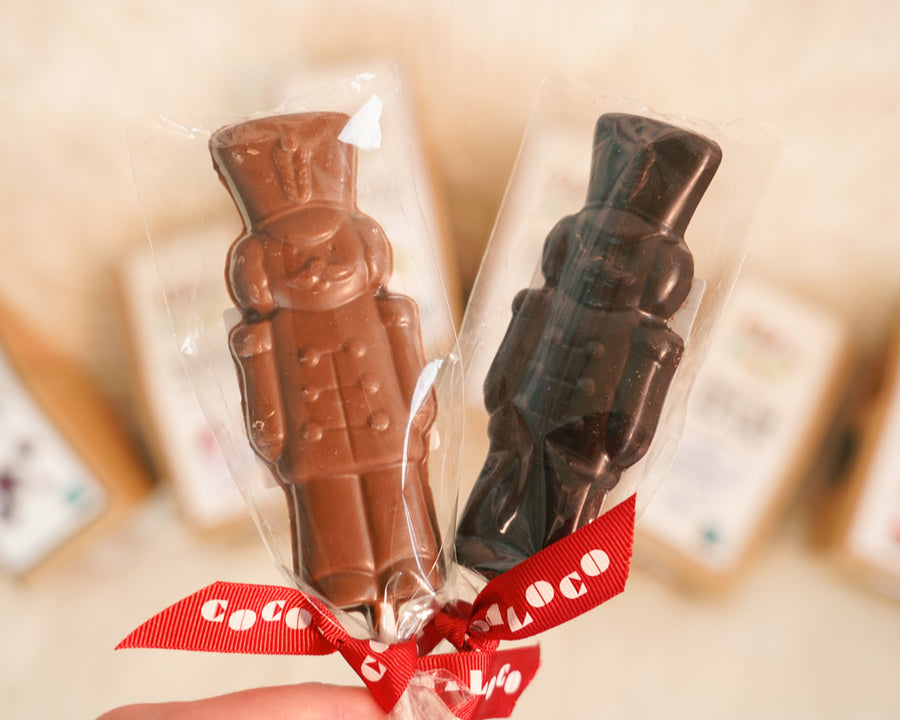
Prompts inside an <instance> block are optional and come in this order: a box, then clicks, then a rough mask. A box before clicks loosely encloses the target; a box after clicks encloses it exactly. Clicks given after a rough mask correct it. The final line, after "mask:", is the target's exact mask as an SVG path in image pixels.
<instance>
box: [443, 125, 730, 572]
mask: <svg viewBox="0 0 900 720" xmlns="http://www.w3.org/2000/svg"><path fill="white" fill-rule="evenodd" d="M720 160H721V151H720V150H719V147H718V146H717V145H716V144H715V143H713V142H711V141H710V140H708V139H706V138H704V137H701V136H699V135H697V134H695V133H692V132H689V131H687V130H683V129H680V128H677V127H674V126H672V125H668V124H666V123H662V122H659V121H656V120H653V119H649V118H645V117H638V116H634V115H624V114H610V115H604V116H602V117H601V118H600V119H599V120H598V121H597V125H596V130H595V136H594V149H593V157H592V164H591V177H590V184H589V188H588V193H587V201H586V203H585V205H584V207H583V208H582V209H581V210H580V211H579V212H577V213H575V214H574V215H570V216H568V217H565V218H563V219H562V220H561V221H560V222H559V223H558V224H557V225H556V227H555V228H553V230H552V231H551V232H550V234H549V236H548V237H547V239H546V241H545V243H544V250H543V260H542V266H541V267H542V272H543V276H544V286H543V287H542V288H540V289H526V290H523V291H521V292H520V293H519V294H518V295H517V296H516V298H515V300H514V301H513V317H512V320H511V321H510V324H509V327H508V328H507V331H506V335H505V337H504V339H503V341H502V343H501V345H500V348H499V350H498V351H497V354H496V356H495V358H494V360H493V363H492V365H491V367H490V370H489V371H488V374H487V377H486V380H485V383H484V399H485V406H486V408H487V410H488V412H489V413H490V421H489V426H488V433H489V435H490V449H489V452H488V457H487V460H486V461H485V464H484V467H483V469H482V471H481V475H480V476H479V478H478V480H477V482H476V484H475V488H474V490H473V492H472V495H471V496H470V498H469V500H468V504H467V506H466V509H465V511H464V513H463V516H462V520H461V522H460V525H459V532H458V536H457V554H458V558H459V561H460V562H461V563H462V564H463V565H467V566H469V567H472V568H475V569H477V570H479V571H480V572H482V573H483V574H485V575H486V576H488V577H491V576H494V575H497V574H499V573H501V572H503V571H504V570H507V569H509V568H510V567H512V566H514V565H516V564H517V563H518V562H520V561H521V560H524V559H525V558H527V557H529V556H531V555H533V554H534V553H535V552H537V551H539V550H541V549H542V548H544V547H546V546H547V545H549V544H550V543H552V542H554V541H555V540H557V539H559V538H561V537H563V536H565V535H567V534H569V533H571V532H573V531H574V530H576V529H578V528H580V527H583V526H584V525H586V524H588V523H589V522H591V521H592V520H594V519H596V518H597V517H598V516H599V515H600V514H601V508H602V506H603V501H604V499H605V498H606V496H607V494H608V493H609V491H610V490H611V489H612V488H613V487H615V485H616V484H617V483H618V482H619V479H620V477H621V475H622V473H623V472H624V471H625V470H626V469H627V468H629V467H631V466H632V465H634V463H636V462H637V461H638V460H639V459H640V458H641V457H643V455H644V454H645V453H646V451H647V449H648V447H649V445H650V442H651V440H652V439H653V436H654V434H655V432H656V427H657V424H658V422H659V418H660V414H661V411H662V406H663V402H664V400H665V396H666V393H667V391H668V388H669V384H670V382H671V380H672V377H673V375H674V373H675V370H676V367H677V366H678V363H679V361H680V359H681V356H682V353H683V348H684V343H683V340H682V338H681V337H679V336H678V335H677V334H676V333H674V332H673V331H672V330H671V329H669V327H668V325H667V322H668V319H669V318H671V317H672V315H673V314H674V313H675V312H676V311H677V310H678V308H679V307H680V306H681V305H682V304H683V303H684V301H685V299H686V297H687V295H688V293H689V292H690V289H691V284H692V281H693V271H694V265H693V258H692V256H691V253H690V251H689V250H688V247H687V245H686V244H685V242H684V231H685V228H686V227H687V225H688V223H689V221H690V219H691V217H692V216H693V214H694V211H695V210H696V208H697V205H698V203H699V202H700V199H701V197H702V196H703V194H704V192H705V191H706V189H707V187H708V186H709V183H710V182H711V180H712V177H713V175H714V174H715V172H716V169H717V168H718V166H719V162H720ZM603 509H604V510H605V508H603Z"/></svg>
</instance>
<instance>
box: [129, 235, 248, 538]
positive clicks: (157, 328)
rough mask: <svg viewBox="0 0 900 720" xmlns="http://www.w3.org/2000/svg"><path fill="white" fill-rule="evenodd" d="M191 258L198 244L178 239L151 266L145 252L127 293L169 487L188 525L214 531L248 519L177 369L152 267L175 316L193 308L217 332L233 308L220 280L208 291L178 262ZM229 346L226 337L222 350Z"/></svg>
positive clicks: (191, 267)
mask: <svg viewBox="0 0 900 720" xmlns="http://www.w3.org/2000/svg"><path fill="white" fill-rule="evenodd" d="M192 248H195V249H192ZM192 252H196V253H200V252H202V244H201V243H200V242H199V240H198V239H197V238H194V239H191V238H182V240H181V241H180V242H179V243H178V245H177V247H173V248H172V249H171V250H167V249H163V248H157V249H156V255H157V257H156V261H154V257H153V255H151V254H149V253H146V254H144V255H141V256H138V257H136V258H135V259H134V260H133V261H132V262H131V264H130V265H129V267H128V282H127V288H126V290H127V292H128V294H129V308H130V316H129V322H130V323H131V327H132V331H133V332H132V337H133V342H134V343H135V350H136V353H135V354H136V355H137V357H138V364H139V367H140V375H141V384H142V386H143V387H142V389H143V392H144V393H145V400H146V404H147V407H148V409H149V413H150V416H151V418H150V419H151V422H152V425H153V432H154V433H155V434H156V438H157V441H158V443H159V446H160V448H159V449H160V452H161V453H162V455H163V458H162V461H163V462H164V464H165V467H166V471H167V473H168V474H169V476H170V477H169V480H170V481H171V482H172V483H173V484H174V485H175V487H176V490H177V493H178V497H179V500H180V501H181V503H182V507H183V509H184V511H185V513H186V514H187V515H188V516H189V517H190V519H191V521H192V522H194V523H196V524H198V525H199V526H201V527H215V526H217V525H221V524H225V523H228V522H231V521H233V520H235V519H236V518H239V517H240V518H244V517H246V514H247V511H246V506H245V504H244V501H243V499H242V498H241V494H240V493H239V492H238V489H237V486H236V485H235V484H234V481H233V480H232V478H231V475H230V473H229V472H228V467H227V466H226V464H225V460H224V459H223V456H222V453H221V452H220V450H219V446H218V444H217V443H216V440H215V437H214V436H213V434H212V432H211V430H210V427H209V424H208V422H207V420H206V417H205V416H204V414H203V411H202V410H201V407H200V403H199V402H198V401H197V397H196V395H195V394H194V391H193V388H192V387H191V383H190V380H189V378H188V376H187V373H186V372H185V370H184V367H183V365H182V362H181V357H180V355H179V351H178V350H179V349H178V346H177V344H176V340H175V336H174V335H173V332H172V324H171V322H170V320H169V316H168V313H167V311H166V304H165V302H164V299H163V295H162V289H161V287H160V283H159V277H158V275H157V271H156V262H159V263H160V265H161V266H162V267H164V268H166V272H167V273H168V275H167V281H168V283H169V290H170V295H171V297H170V299H169V302H170V306H171V307H172V309H173V310H174V311H176V312H177V311H178V308H179V307H180V304H181V303H188V302H190V303H191V306H192V308H193V309H194V312H196V313H197V314H198V316H200V317H202V318H203V319H204V321H205V322H208V323H209V324H210V325H211V326H214V327H215V326H219V325H221V324H222V310H223V308H225V307H229V306H230V304H231V303H230V300H229V299H228V295H227V292H226V289H225V280H224V277H223V276H222V275H218V274H217V275H215V276H214V277H215V280H216V281H217V282H216V283H215V284H214V285H213V284H212V283H210V281H209V278H204V277H203V276H201V275H200V274H198V273H197V272H196V270H195V268H196V266H197V264H192V263H188V262H184V261H183V259H184V258H185V257H188V256H190V254H191V253H192ZM224 262H225V261H224V259H223V260H222V267H223V268H224ZM223 272H224V270H223ZM179 274H180V276H179ZM177 276H178V277H177ZM226 343H227V340H226V339H225V338H224V333H223V339H222V344H223V348H225V347H227V346H226ZM222 358H223V362H225V363H227V364H228V367H227V368H224V369H222V368H220V369H217V371H216V372H217V373H218V374H223V375H225V376H226V377H229V378H233V382H234V384H235V386H236V385H237V376H236V375H235V371H234V367H233V365H232V364H231V356H230V355H229V354H228V352H227V350H225V351H224V352H223V353H222Z"/></svg>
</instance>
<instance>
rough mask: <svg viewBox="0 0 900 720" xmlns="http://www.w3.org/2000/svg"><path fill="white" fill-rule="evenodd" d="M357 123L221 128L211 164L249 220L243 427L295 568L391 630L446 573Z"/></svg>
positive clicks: (232, 273)
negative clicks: (343, 136)
mask: <svg viewBox="0 0 900 720" xmlns="http://www.w3.org/2000/svg"><path fill="white" fill-rule="evenodd" d="M348 120H349V118H348V117H347V116H346V115H343V114H339V113H305V114H298V115H284V116H275V117H270V118H263V119H259V120H251V121H248V122H244V123H241V124H238V125H234V126H231V127H227V128H223V129H221V130H218V131H217V132H215V133H214V134H213V136H212V138H211V140H210V151H211V153H212V157H213V164H214V165H215V167H216V170H217V171H218V172H219V174H220V176H221V178H222V180H223V182H224V183H225V185H226V187H227V188H228V190H229V192H230V193H231V195H232V197H233V199H234V200H235V203H236V205H237V207H238V209H239V210H240V212H241V215H242V217H243V220H244V227H245V231H244V234H243V235H242V236H241V237H239V238H238V239H237V240H236V241H235V243H234V244H233V245H232V247H231V250H230V252H229V255H228V260H227V267H226V278H227V282H228V287H229V290H230V293H231V296H232V299H233V300H234V303H235V304H236V305H237V306H238V308H239V309H240V310H241V312H242V314H243V319H242V320H241V322H240V323H239V324H238V325H237V326H236V327H234V328H233V330H232V331H231V334H230V346H231V352H232V355H233V357H234V360H235V362H236V364H237V369H238V376H239V379H240V385H241V391H242V398H243V408H244V413H245V422H246V426H247V434H248V436H249V439H250V443H251V445H252V447H253V449H254V451H255V452H256V454H257V455H259V457H261V458H262V459H263V460H264V461H265V462H266V463H267V464H268V465H269V467H270V468H271V470H272V473H273V475H274V476H275V478H276V479H277V481H278V482H279V484H280V485H281V486H282V487H283V488H284V490H285V493H286V495H287V501H288V508H289V511H290V518H291V528H292V537H293V554H294V570H295V572H296V573H297V575H298V576H299V577H300V578H302V579H303V580H304V581H305V582H307V583H309V584H311V585H312V586H313V587H314V588H316V589H317V590H318V591H319V592H320V593H321V594H322V595H323V596H324V597H325V598H327V599H328V600H329V601H330V602H331V603H333V605H334V606H335V607H339V608H344V609H349V610H356V609H359V610H363V611H364V612H365V613H366V614H367V615H368V617H369V619H370V621H371V622H372V623H373V625H374V627H375V628H376V629H380V630H381V631H382V632H387V633H388V634H389V633H390V628H391V627H392V624H393V618H394V617H395V614H396V612H397V610H398V607H399V606H400V605H401V604H402V603H404V602H405V601H407V600H409V599H410V598H411V597H413V596H417V595H420V594H423V593H424V594H428V593H429V592H431V591H433V589H434V588H436V586H437V585H438V584H439V583H440V582H441V580H442V569H441V562H440V538H439V534H438V530H437V525H436V520H435V515H434V508H433V503H432V498H431V493H430V490H429V486H428V478H427V471H426V460H427V452H428V431H429V428H430V426H431V424H432V422H433V420H434V416H435V407H436V403H435V397H434V393H433V392H428V393H425V397H424V401H422V402H420V404H419V407H414V406H413V396H414V389H415V387H416V382H417V379H418V376H419V372H420V370H421V369H422V368H423V366H424V364H425V359H424V354H423V350H422V341H421V332H420V326H419V318H418V308H417V307H416V305H415V303H414V302H413V301H412V300H411V299H410V298H408V297H406V296H403V295H396V294H392V293H390V292H389V291H388V290H387V289H386V287H385V286H386V284H387V282H388V279H389V277H390V274H391V263H392V255H391V247H390V245H389V244H388V241H387V239H386V238H385V236H384V233H383V231H382V229H381V228H380V227H379V226H378V224H376V222H375V221H374V220H373V219H372V218H370V217H368V216H367V215H364V214H362V213H360V211H359V210H358V209H357V207H356V189H355V188H356V149H355V147H353V146H351V145H348V144H346V143H344V142H342V141H340V140H339V135H340V133H341V131H342V129H343V128H344V127H345V125H346V124H347V122H348Z"/></svg>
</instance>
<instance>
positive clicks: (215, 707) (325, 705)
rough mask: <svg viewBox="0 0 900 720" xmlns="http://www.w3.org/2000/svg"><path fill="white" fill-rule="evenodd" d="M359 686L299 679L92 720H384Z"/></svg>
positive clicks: (128, 709) (139, 707) (124, 710)
mask: <svg viewBox="0 0 900 720" xmlns="http://www.w3.org/2000/svg"><path fill="white" fill-rule="evenodd" d="M385 718H387V715H386V714H385V712H384V711H383V710H382V709H381V708H380V707H379V706H378V704H377V703H376V702H375V700H373V699H372V696H371V695H370V694H369V692H368V691H367V690H365V689H364V688H356V687H340V686H336V685H322V684H319V683H304V684H300V685H282V686H277V687H266V688H256V689H253V690H243V691H241V692H236V693H231V694H228V695H220V696H218V697H212V698H208V699H205V700H194V701H190V702H167V703H146V704H140V705H127V706H125V707H120V708H116V709H115V710H110V711H109V712H107V713H104V714H103V715H101V716H100V717H99V718H97V720H385Z"/></svg>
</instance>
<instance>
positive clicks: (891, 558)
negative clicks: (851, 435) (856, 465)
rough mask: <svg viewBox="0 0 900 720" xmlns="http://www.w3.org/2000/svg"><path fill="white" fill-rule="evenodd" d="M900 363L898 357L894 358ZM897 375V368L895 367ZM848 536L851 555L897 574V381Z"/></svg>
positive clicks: (899, 519) (899, 446)
mask: <svg viewBox="0 0 900 720" xmlns="http://www.w3.org/2000/svg"><path fill="white" fill-rule="evenodd" d="M895 362H896V363H897V364H898V366H900V357H898V358H896V359H895ZM894 372H895V373H896V375H895V377H900V367H898V368H895V370H894ZM864 483H865V484H864V486H863V491H862V495H861V497H860V500H859V503H858V504H857V507H856V512H855V515H854V518H853V522H852V525H851V528H850V532H849V536H848V540H847V542H848V544H849V546H850V549H851V551H852V552H853V554H854V555H856V556H857V557H859V558H861V559H862V560H864V561H865V562H868V563H870V564H872V565H875V566H876V567H879V568H881V569H883V570H885V571H886V572H888V573H891V574H894V575H900V382H896V383H895V384H894V387H893V389H892V394H891V397H890V400H889V405H888V408H887V412H886V414H885V416H884V421H883V423H882V425H881V428H880V433H879V438H878V443H877V447H876V449H875V453H874V455H873V457H872V461H871V463H870V464H869V471H868V473H867V475H866V478H865V481H864Z"/></svg>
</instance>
